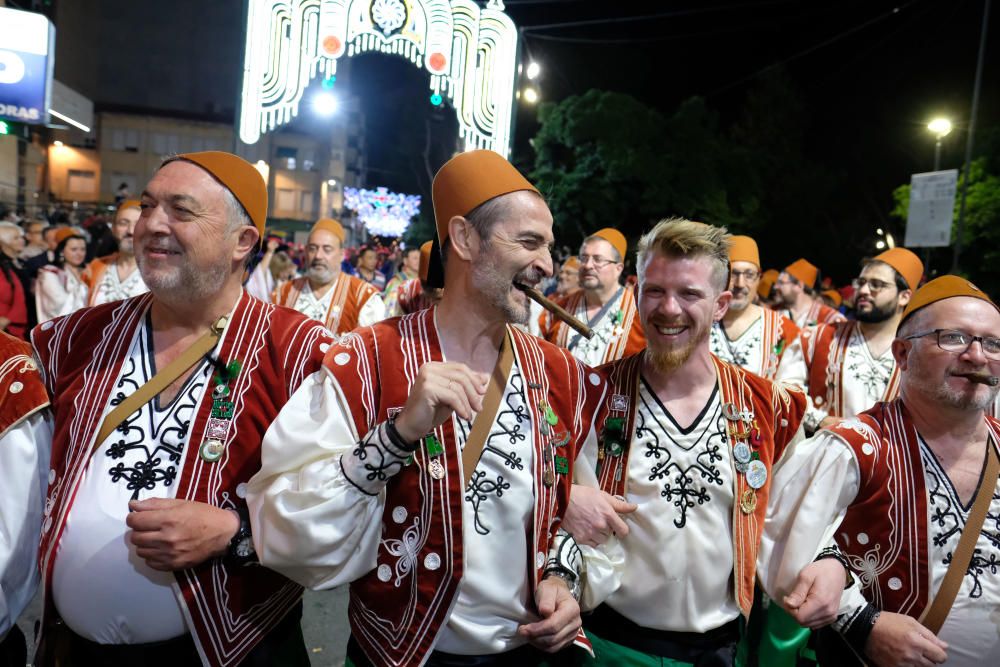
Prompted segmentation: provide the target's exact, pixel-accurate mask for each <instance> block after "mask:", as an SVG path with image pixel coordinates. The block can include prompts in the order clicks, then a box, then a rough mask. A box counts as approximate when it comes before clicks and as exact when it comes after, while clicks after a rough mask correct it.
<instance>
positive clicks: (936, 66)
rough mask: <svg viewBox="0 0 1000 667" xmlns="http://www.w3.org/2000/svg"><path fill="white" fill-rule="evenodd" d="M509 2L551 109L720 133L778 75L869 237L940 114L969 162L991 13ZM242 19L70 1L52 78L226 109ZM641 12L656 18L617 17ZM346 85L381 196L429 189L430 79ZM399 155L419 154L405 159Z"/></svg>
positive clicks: (994, 100)
mask: <svg viewBox="0 0 1000 667" xmlns="http://www.w3.org/2000/svg"><path fill="white" fill-rule="evenodd" d="M11 4H14V5H16V4H17V3H16V2H15V3H11ZM506 4H507V9H508V12H509V13H510V15H511V16H512V17H513V19H514V21H515V23H517V24H518V25H519V26H522V27H525V28H526V29H527V30H526V49H527V53H526V59H527V57H531V58H534V59H536V60H537V61H538V62H540V63H541V65H542V67H543V75H542V77H541V79H540V80H539V82H538V84H539V88H540V90H541V94H542V97H543V99H544V100H547V101H558V100H560V99H563V98H565V97H567V96H569V95H573V94H580V93H583V92H584V91H586V90H587V89H589V88H601V89H606V90H614V91H619V92H624V93H628V94H631V95H633V96H635V97H637V98H639V99H640V100H641V101H643V102H645V103H647V104H649V105H651V106H654V107H656V108H658V109H660V110H662V111H663V112H664V113H667V114H669V113H671V112H672V111H673V110H674V109H675V108H676V106H677V105H678V104H679V103H680V102H681V101H683V100H685V99H687V98H689V97H691V96H694V95H698V96H702V97H704V98H705V99H706V102H707V104H708V106H709V107H710V108H711V109H713V110H714V111H715V112H717V113H718V114H719V115H720V119H721V121H722V123H723V125H725V124H727V123H729V122H732V121H734V120H735V119H736V118H737V117H738V116H739V113H740V111H741V109H742V108H743V104H744V101H745V99H746V96H747V94H748V93H749V92H750V91H752V90H753V88H754V86H755V85H759V83H760V81H761V78H762V77H761V75H762V74H765V73H768V72H771V71H773V69H774V68H775V67H777V68H780V69H781V70H783V71H784V74H785V76H786V78H787V79H788V80H789V82H790V85H791V87H792V89H793V90H794V92H795V93H796V94H797V95H798V96H799V97H800V98H801V100H802V103H803V106H804V109H805V111H806V114H807V116H808V123H807V127H808V132H807V139H806V145H805V151H806V153H807V154H808V155H809V157H810V158H811V159H813V160H815V161H817V162H820V163H822V164H825V165H829V166H830V167H832V168H834V169H836V170H837V171H838V172H840V173H844V174H847V180H846V181H845V186H844V187H845V191H844V192H843V196H844V197H845V198H851V199H854V200H857V202H858V210H859V211H866V212H867V215H870V217H871V226H872V227H873V228H874V227H875V226H881V225H884V224H886V223H887V214H888V211H889V209H890V208H891V205H892V200H891V191H892V189H893V188H894V187H895V186H897V185H899V184H901V183H905V182H908V181H909V175H910V174H911V173H914V172H918V171H929V170H930V169H931V167H932V162H933V146H934V142H933V139H932V138H931V136H930V133H929V132H928V131H927V130H926V129H925V124H926V122H927V120H929V119H930V118H931V117H932V116H933V115H937V114H943V115H947V116H950V117H951V118H952V119H953V120H954V121H956V124H957V126H958V131H955V132H953V133H952V134H951V135H950V136H949V137H948V138H947V139H946V140H945V150H944V154H943V160H942V167H943V168H951V167H959V166H960V164H961V161H962V158H963V155H964V145H965V140H966V133H965V132H964V131H962V130H963V129H964V128H965V126H966V119H967V118H968V114H969V107H970V102H971V97H972V84H973V77H974V73H975V66H976V55H977V49H978V43H979V34H980V25H981V17H982V11H983V0H912V1H909V2H897V3H889V2H881V1H873V0H812V1H782V0H771V1H764V2H742V3H738V2H715V1H711V0H703V1H694V0H688V1H687V2H675V1H672V0H618V1H617V2H604V1H599V0H509V1H508V2H507V3H506ZM241 7H242V5H241V2H240V1H239V0H212V2H203V1H201V0H173V1H172V2H170V3H163V2H152V1H151V0H146V1H127V0H100V1H98V0H60V1H59V5H58V21H57V29H58V37H57V40H58V47H57V48H58V50H57V63H56V77H57V78H59V79H61V80H63V81H64V82H65V83H67V84H68V85H70V86H73V87H75V88H77V89H79V90H80V91H81V92H83V93H84V94H86V95H88V96H90V97H91V98H92V99H94V100H95V102H97V103H98V105H99V106H100V104H101V103H110V104H128V105H132V106H139V107H156V108H161V109H177V110H185V111H193V112H214V113H220V114H223V115H225V114H231V112H232V108H233V104H234V101H235V100H236V97H237V86H238V82H239V75H240V72H239V62H240V40H241V33H242V30H241V26H240V22H241V16H242V9H241ZM637 16H638V17H647V18H644V19H642V20H638V21H622V20H621V19H626V18H628V17H637ZM595 20H596V21H599V23H597V24H587V25H579V26H567V27H548V28H544V29H534V28H533V26H541V25H548V24H554V23H566V22H588V21H595ZM990 23H991V34H990V38H991V40H992V41H991V42H990V43H989V44H988V45H987V57H986V66H985V70H984V78H983V91H982V100H981V104H980V110H979V126H980V128H982V127H987V126H994V127H995V126H998V125H1000V85H998V84H1000V32H998V31H997V27H998V25H1000V7H998V6H994V7H993V15H992V17H991V21H990ZM349 79H350V87H351V90H352V92H354V93H356V94H358V95H359V96H360V97H361V103H362V107H363V111H364V113H365V115H366V119H367V126H368V137H367V140H368V146H369V155H368V165H369V167H370V173H369V176H368V183H369V185H387V186H390V187H394V188H400V189H409V190H410V191H413V190H424V189H425V188H426V186H427V183H426V169H425V168H424V167H423V158H422V155H421V153H422V147H423V134H422V132H423V126H424V120H423V118H422V115H420V116H421V117H419V118H415V117H414V116H415V115H414V114H411V113H407V110H408V109H413V108H418V107H417V105H423V106H425V107H429V103H428V101H427V95H428V91H427V86H426V82H427V77H426V75H425V74H424V73H422V72H419V71H418V70H417V69H416V68H414V67H412V66H411V65H410V64H409V63H408V62H407V61H404V60H402V59H394V58H392V57H390V56H381V55H369V56H364V57H361V58H355V59H353V62H352V71H351V73H350V76H349ZM303 112H304V113H305V111H303ZM535 114H536V110H535V109H533V108H531V107H524V106H522V107H521V108H520V111H519V113H518V119H517V132H516V136H515V158H517V159H518V161H520V162H522V163H527V164H530V163H531V161H532V156H531V149H530V146H529V144H528V140H529V139H530V137H531V136H532V135H533V134H534V132H535V131H536V129H537V122H536V119H535ZM427 117H428V118H429V120H428V121H427V124H428V125H429V126H430V127H431V137H432V143H433V148H432V151H431V152H432V161H434V162H439V161H442V160H443V159H444V158H445V157H446V156H447V154H448V152H449V149H450V148H451V146H452V145H453V144H452V142H453V141H454V128H455V121H454V118H453V115H452V114H451V112H450V110H447V109H444V110H441V111H437V112H435V113H432V114H429V115H428V116H427ZM417 135H419V140H418V137H417ZM401 154H405V155H407V156H409V157H412V159H411V160H410V161H409V162H406V161H401V158H400V155H401ZM415 154H416V155H415ZM437 166H438V165H437V164H435V165H433V167H434V168H436V167H437ZM665 213H669V212H665Z"/></svg>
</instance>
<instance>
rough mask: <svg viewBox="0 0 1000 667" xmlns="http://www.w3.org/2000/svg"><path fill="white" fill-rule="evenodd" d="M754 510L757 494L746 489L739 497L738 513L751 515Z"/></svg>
mask: <svg viewBox="0 0 1000 667" xmlns="http://www.w3.org/2000/svg"><path fill="white" fill-rule="evenodd" d="M755 509H757V492H756V491H754V490H753V489H747V490H746V491H744V492H743V495H742V496H740V511H741V512H743V513H744V514H753V511H754V510H755Z"/></svg>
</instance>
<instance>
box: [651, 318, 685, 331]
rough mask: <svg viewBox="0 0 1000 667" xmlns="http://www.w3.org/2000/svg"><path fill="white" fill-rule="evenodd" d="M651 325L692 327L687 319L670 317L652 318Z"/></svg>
mask: <svg viewBox="0 0 1000 667" xmlns="http://www.w3.org/2000/svg"><path fill="white" fill-rule="evenodd" d="M649 324H650V325H651V326H654V327H671V328H672V327H689V326H691V321H690V320H689V319H688V318H686V317H682V318H678V319H673V318H668V317H652V318H650V320H649Z"/></svg>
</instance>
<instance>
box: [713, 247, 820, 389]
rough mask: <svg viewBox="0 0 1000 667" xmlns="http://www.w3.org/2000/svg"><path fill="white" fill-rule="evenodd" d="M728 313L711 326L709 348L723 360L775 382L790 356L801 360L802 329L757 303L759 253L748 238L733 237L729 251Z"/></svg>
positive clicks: (776, 312)
mask: <svg viewBox="0 0 1000 667" xmlns="http://www.w3.org/2000/svg"><path fill="white" fill-rule="evenodd" d="M729 267H730V268H729V291H730V292H731V293H732V295H733V298H732V300H731V301H730V302H729V310H727V311H726V314H725V315H724V316H723V317H722V319H721V320H719V321H717V322H715V323H714V324H713V325H712V332H711V336H710V338H709V346H710V348H711V350H712V354H714V355H715V356H717V357H719V358H720V359H722V360H723V361H728V362H729V363H731V364H736V365H737V366H742V367H743V368H745V369H747V370H748V371H750V372H751V373H756V374H757V375H759V376H761V377H763V378H767V379H769V380H773V379H774V376H775V374H776V373H777V372H778V363H779V362H780V361H781V359H782V358H783V357H784V356H785V355H786V354H787V355H790V356H791V355H797V356H798V357H799V358H800V359H801V356H802V348H801V346H800V345H799V344H798V342H797V340H798V335H799V328H798V327H797V326H795V323H794V322H792V321H791V320H790V319H788V318H787V317H785V316H784V315H782V314H781V313H780V312H778V311H774V310H771V309H769V308H762V307H760V306H758V305H757V304H755V303H754V302H753V301H754V295H755V294H756V293H757V286H758V284H759V283H760V277H761V274H760V252H759V251H758V249H757V242H756V241H754V240H753V239H752V238H750V237H749V236H733V237H732V245H731V246H730V248H729Z"/></svg>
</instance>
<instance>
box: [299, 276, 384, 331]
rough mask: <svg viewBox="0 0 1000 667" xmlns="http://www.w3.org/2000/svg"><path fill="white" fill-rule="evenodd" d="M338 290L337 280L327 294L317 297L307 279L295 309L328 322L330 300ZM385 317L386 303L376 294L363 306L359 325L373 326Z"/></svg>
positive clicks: (359, 316)
mask: <svg viewBox="0 0 1000 667" xmlns="http://www.w3.org/2000/svg"><path fill="white" fill-rule="evenodd" d="M336 291H337V289H336V282H334V284H333V285H331V286H330V289H328V290H327V291H326V294H324V295H323V296H321V297H319V298H316V293H315V292H313V289H312V286H311V285H310V284H309V281H308V280H306V281H305V284H304V285H303V287H302V291H301V292H300V293H299V298H298V299H296V301H295V310H297V311H299V312H300V313H302V314H303V315H305V316H306V317H311V318H312V319H314V320H319V321H320V322H326V314H327V313H328V312H329V311H330V302H331V301H332V299H333V295H334V293H335V292H336ZM335 307H336V306H335ZM384 318H385V303H384V302H383V301H382V298H381V297H380V296H379V295H377V294H375V295H373V296H372V297H371V298H369V299H368V300H367V301H366V302H365V305H363V306H361V311H360V312H359V313H358V326H359V327H367V326H371V325H372V324H375V323H376V322H379V321H381V320H382V319H384Z"/></svg>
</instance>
